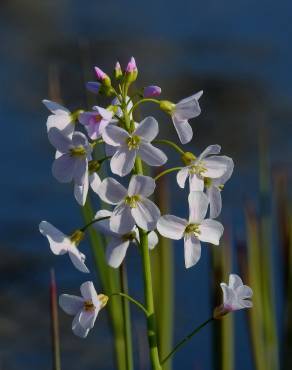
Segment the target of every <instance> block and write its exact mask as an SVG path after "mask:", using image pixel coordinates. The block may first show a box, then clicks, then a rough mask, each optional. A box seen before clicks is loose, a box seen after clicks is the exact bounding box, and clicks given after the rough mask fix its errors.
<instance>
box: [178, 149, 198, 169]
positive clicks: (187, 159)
mask: <svg viewBox="0 0 292 370" xmlns="http://www.w3.org/2000/svg"><path fill="white" fill-rule="evenodd" d="M181 159H182V161H183V162H184V164H185V165H186V166H189V165H190V164H191V163H192V162H193V161H195V160H196V156H195V155H194V154H193V153H191V152H184V154H182V156H181Z"/></svg>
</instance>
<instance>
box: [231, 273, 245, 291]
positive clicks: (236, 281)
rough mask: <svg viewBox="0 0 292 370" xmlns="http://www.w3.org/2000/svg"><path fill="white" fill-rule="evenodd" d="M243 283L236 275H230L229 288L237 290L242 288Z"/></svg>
mask: <svg viewBox="0 0 292 370" xmlns="http://www.w3.org/2000/svg"><path fill="white" fill-rule="evenodd" d="M242 285H243V282H242V280H241V278H240V277H239V276H238V275H236V274H230V275H229V287H230V288H231V289H237V288H238V287H240V286H242Z"/></svg>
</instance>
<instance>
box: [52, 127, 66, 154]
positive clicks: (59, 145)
mask: <svg viewBox="0 0 292 370" xmlns="http://www.w3.org/2000/svg"><path fill="white" fill-rule="evenodd" d="M48 139H49V142H50V143H51V144H52V145H53V146H54V147H55V148H56V149H57V150H58V151H59V152H61V153H67V152H68V151H69V150H70V148H71V146H72V142H71V140H70V139H69V138H68V137H67V136H65V135H64V134H63V133H62V132H61V131H60V130H59V129H57V128H56V127H53V128H51V129H50V130H49V132H48Z"/></svg>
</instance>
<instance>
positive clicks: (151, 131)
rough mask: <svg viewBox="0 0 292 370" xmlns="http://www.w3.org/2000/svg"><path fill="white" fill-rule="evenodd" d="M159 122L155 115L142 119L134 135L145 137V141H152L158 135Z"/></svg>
mask: <svg viewBox="0 0 292 370" xmlns="http://www.w3.org/2000/svg"><path fill="white" fill-rule="evenodd" d="M158 131H159V129H158V122H157V121H156V119H155V118H154V117H146V118H145V119H143V121H141V122H140V123H139V125H138V127H137V128H136V130H135V132H134V134H133V135H137V136H139V137H141V138H143V139H144V140H145V141H148V142H150V141H152V140H154V139H155V138H156V136H157V135H158Z"/></svg>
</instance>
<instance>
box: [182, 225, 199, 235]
mask: <svg viewBox="0 0 292 370" xmlns="http://www.w3.org/2000/svg"><path fill="white" fill-rule="evenodd" d="M199 227H200V225H199V224H189V225H187V227H186V228H185V234H195V236H199V235H200V233H201V232H200V228H199Z"/></svg>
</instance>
